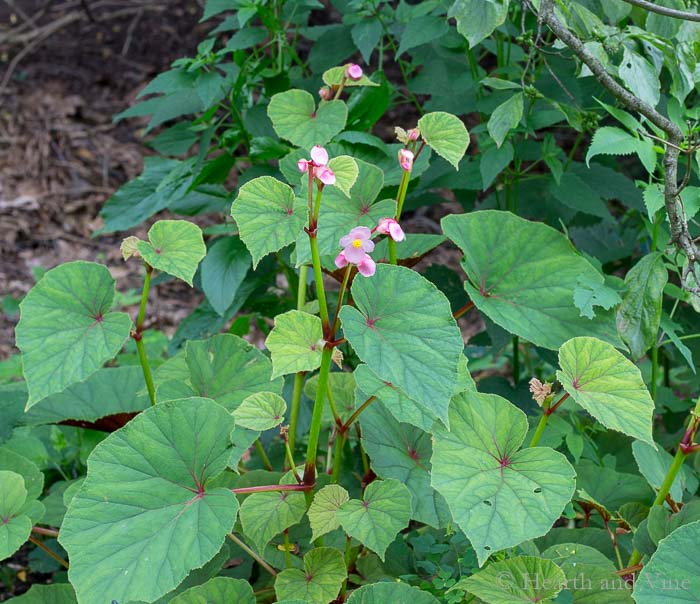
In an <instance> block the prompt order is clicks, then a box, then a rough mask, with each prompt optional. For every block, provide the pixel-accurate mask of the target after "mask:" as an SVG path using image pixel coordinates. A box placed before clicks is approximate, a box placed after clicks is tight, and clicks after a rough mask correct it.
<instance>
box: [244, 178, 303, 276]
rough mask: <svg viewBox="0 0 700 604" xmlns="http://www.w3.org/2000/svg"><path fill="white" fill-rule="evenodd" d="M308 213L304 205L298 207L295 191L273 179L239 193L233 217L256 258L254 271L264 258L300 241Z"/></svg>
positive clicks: (254, 182) (256, 181) (257, 180)
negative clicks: (298, 236)
mask: <svg viewBox="0 0 700 604" xmlns="http://www.w3.org/2000/svg"><path fill="white" fill-rule="evenodd" d="M305 211H306V208H305V207H304V204H302V203H297V204H295V199H294V192H293V191H292V188H291V187H290V186H289V185H286V184H284V183H283V182H280V181H279V180H277V179H276V178H272V176H260V177H259V178H254V179H253V180H251V181H248V182H247V183H245V184H244V185H243V186H242V187H241V188H240V189H239V190H238V196H237V197H236V199H235V200H234V202H233V206H232V207H231V215H232V216H233V219H234V220H235V221H236V224H237V225H238V229H239V231H240V236H241V239H242V240H243V243H245V245H246V247H247V248H248V251H249V252H250V255H251V256H252V257H253V268H256V267H257V265H258V262H260V260H261V259H262V258H263V257H264V256H267V254H269V253H271V252H276V251H277V250H280V249H282V248H283V247H284V246H285V245H289V244H290V243H292V242H293V241H294V240H295V239H296V237H297V235H298V233H299V231H301V229H302V227H303V226H304V221H305V219H306V215H305Z"/></svg>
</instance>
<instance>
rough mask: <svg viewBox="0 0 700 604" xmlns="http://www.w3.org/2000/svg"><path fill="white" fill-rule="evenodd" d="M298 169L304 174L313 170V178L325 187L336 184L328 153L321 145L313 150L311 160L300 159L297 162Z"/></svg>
mask: <svg viewBox="0 0 700 604" xmlns="http://www.w3.org/2000/svg"><path fill="white" fill-rule="evenodd" d="M297 168H299V172H302V173H306V172H308V171H309V170H311V171H312V172H311V174H312V176H313V177H314V178H317V179H318V180H320V181H321V182H322V183H323V184H324V185H334V184H335V174H334V173H333V170H331V169H330V168H329V167H328V151H326V150H325V149H324V148H323V147H321V145H316V146H315V147H314V148H313V149H311V159H300V160H299V161H298V162H297Z"/></svg>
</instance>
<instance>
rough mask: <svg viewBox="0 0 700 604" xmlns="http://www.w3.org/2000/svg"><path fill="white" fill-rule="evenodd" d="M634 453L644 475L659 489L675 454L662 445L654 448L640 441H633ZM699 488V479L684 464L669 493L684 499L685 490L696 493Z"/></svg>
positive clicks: (675, 497)
mask: <svg viewBox="0 0 700 604" xmlns="http://www.w3.org/2000/svg"><path fill="white" fill-rule="evenodd" d="M632 453H633V455H634V460H635V461H636V462H637V465H638V466H639V471H640V472H641V474H642V476H644V478H646V480H647V482H648V483H649V485H650V486H651V487H653V488H654V489H656V490H657V491H658V490H659V489H660V488H661V485H662V484H663V482H664V480H665V479H666V476H667V475H668V471H669V470H670V469H671V465H672V464H673V456H672V455H671V454H670V453H667V452H666V451H664V449H662V448H661V447H656V448H654V447H652V446H651V445H648V444H647V443H643V442H640V441H635V442H633V443H632ZM697 489H698V479H697V478H696V477H695V475H694V474H693V471H692V470H691V469H690V467H689V466H686V465H683V466H682V467H681V469H680V472H678V474H677V475H676V478H675V479H674V480H673V484H672V485H671V490H670V491H669V495H670V496H671V499H673V500H674V501H683V492H684V491H685V490H688V491H690V492H691V493H695V492H696V491H697Z"/></svg>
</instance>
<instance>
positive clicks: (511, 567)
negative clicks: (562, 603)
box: [452, 556, 566, 604]
mask: <svg viewBox="0 0 700 604" xmlns="http://www.w3.org/2000/svg"><path fill="white" fill-rule="evenodd" d="M565 585H566V577H565V576H564V573H563V572H562V570H561V569H560V568H559V567H558V566H557V565H556V564H554V562H552V561H551V560H543V559H542V558H534V557H532V556H518V557H517V558H510V559H508V560H499V561H498V562H493V563H492V564H489V565H488V566H487V567H486V568H485V569H484V570H481V571H479V572H477V573H475V574H473V575H472V576H471V577H467V578H466V579H462V580H461V581H459V582H458V583H457V584H455V586H454V587H453V588H452V589H464V590H466V591H468V592H469V593H471V594H473V595H475V596H476V597H477V598H480V599H481V600H483V601H484V602H486V603H487V604H523V603H528V604H529V603H531V602H542V603H545V602H552V601H553V599H554V598H556V597H557V594H558V593H559V592H560V591H561V589H562V587H563V586H565Z"/></svg>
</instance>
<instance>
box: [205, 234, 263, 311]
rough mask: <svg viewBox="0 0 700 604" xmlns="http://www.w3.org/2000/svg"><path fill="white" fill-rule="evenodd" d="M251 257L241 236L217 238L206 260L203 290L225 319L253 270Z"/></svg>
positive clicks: (208, 251) (214, 307)
mask: <svg viewBox="0 0 700 604" xmlns="http://www.w3.org/2000/svg"><path fill="white" fill-rule="evenodd" d="M250 265H251V261H250V254H249V253H248V250H247V249H246V247H245V245H244V244H243V243H242V242H241V240H240V239H239V238H238V237H222V238H221V239H217V240H216V241H215V242H214V244H213V245H212V246H211V247H210V248H209V249H208V250H207V255H206V257H205V258H204V260H203V261H202V291H203V292H204V295H205V296H206V297H207V300H209V304H211V307H212V308H213V309H214V310H215V311H216V312H217V313H219V314H220V315H221V316H223V315H224V314H226V311H227V310H228V308H229V307H230V306H231V304H233V301H234V299H235V298H236V293H238V288H239V287H240V286H241V283H243V280H244V279H245V277H246V275H247V274H248V269H250Z"/></svg>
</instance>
